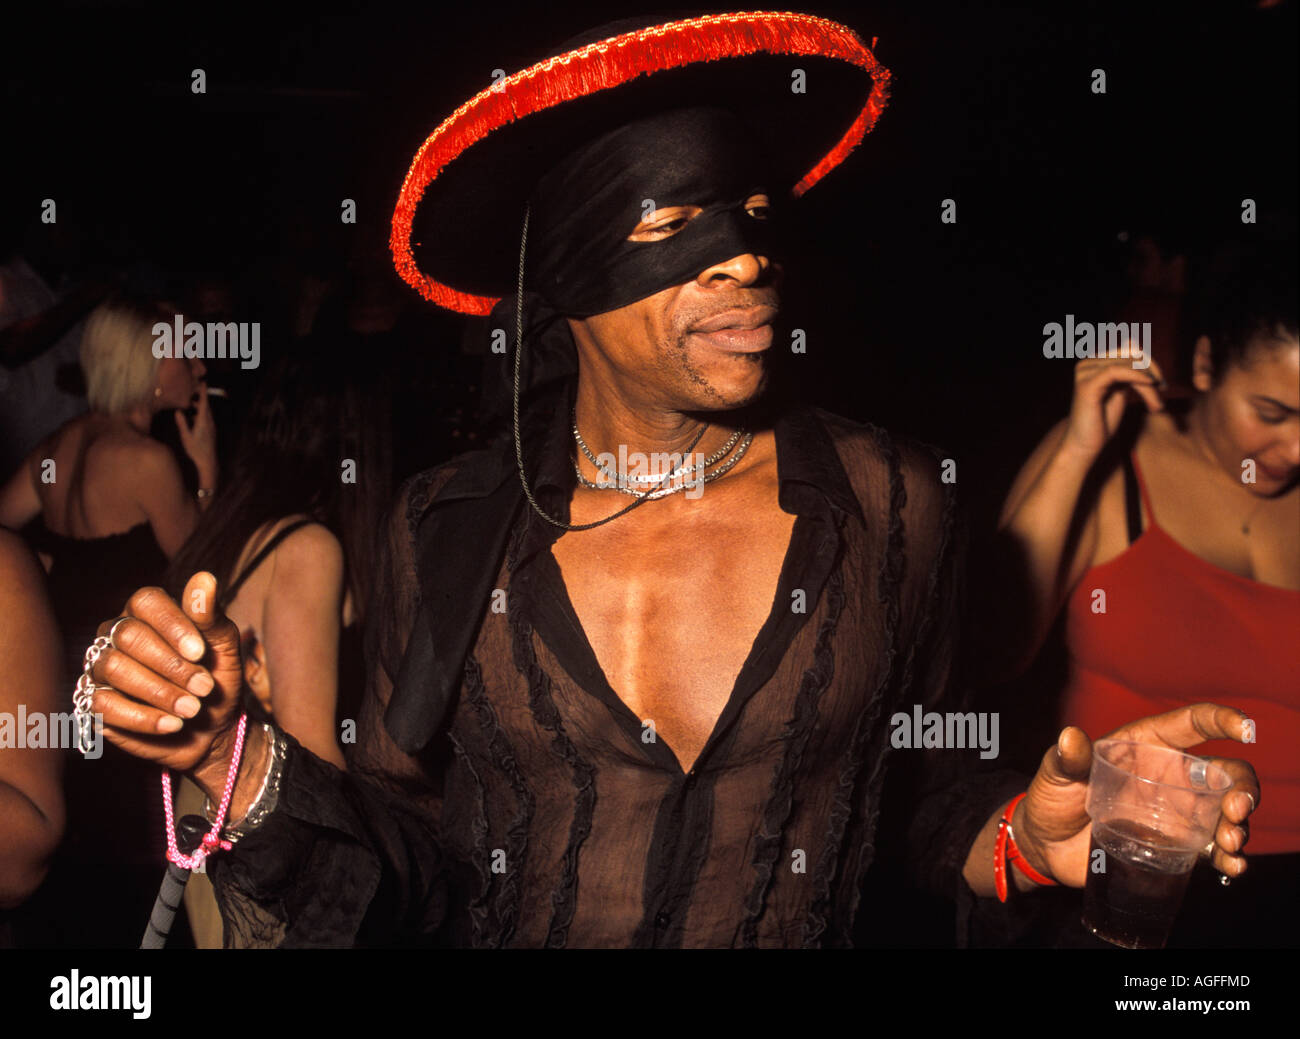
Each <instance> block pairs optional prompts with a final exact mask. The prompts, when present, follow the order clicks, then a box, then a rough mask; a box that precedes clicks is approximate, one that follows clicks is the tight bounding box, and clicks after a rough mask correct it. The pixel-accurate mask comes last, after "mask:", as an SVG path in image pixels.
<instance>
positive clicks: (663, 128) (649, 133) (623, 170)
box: [526, 108, 779, 317]
mask: <svg viewBox="0 0 1300 1039" xmlns="http://www.w3.org/2000/svg"><path fill="white" fill-rule="evenodd" d="M768 170H769V167H768V166H767V164H766V163H765V162H764V159H763V156H762V154H761V152H760V151H759V150H758V147H757V145H756V144H755V141H754V136H753V134H752V132H751V131H749V130H748V128H747V127H746V126H745V124H744V123H743V122H742V121H741V120H740V119H739V118H738V117H737V116H735V115H734V114H732V113H730V112H727V111H724V110H722V109H713V108H685V109H679V110H676V111H673V112H669V113H666V114H664V115H659V116H655V117H653V118H650V119H643V120H639V121H637V122H633V123H628V124H627V125H625V126H622V127H619V128H618V129H617V130H614V131H611V132H610V133H607V134H605V135H604V136H603V137H600V138H598V139H596V140H595V141H592V142H591V143H590V144H587V145H584V146H583V147H582V148H579V149H578V150H577V151H575V152H573V153H572V154H570V155H569V156H567V157H566V158H565V159H564V160H563V161H561V162H560V163H558V164H557V165H556V166H555V167H554V168H552V169H551V170H550V171H549V172H548V173H547V174H546V175H545V176H544V177H543V178H542V179H541V181H540V182H539V183H538V186H537V189H536V191H535V192H534V195H533V198H532V200H531V201H530V203H529V206H530V211H531V213H530V217H529V224H530V226H529V233H528V244H527V249H526V258H527V268H526V278H527V281H526V284H527V285H528V287H529V288H530V289H533V290H534V291H536V292H538V293H539V294H541V295H542V296H543V297H544V298H545V299H546V300H547V302H548V303H550V304H551V305H552V306H553V307H554V308H555V309H556V310H557V311H559V312H560V313H562V314H565V315H567V316H570V317H589V316H590V315H592V314H603V313H605V312H606V311H610V310H616V309H618V308H619V307H624V306H627V305H628V304H630V303H635V302H636V301H637V300H640V299H645V298H646V297H647V296H652V295H654V294H655V293H656V292H662V291H663V290H664V289H667V288H671V287H672V286H674V285H681V284H683V283H685V282H687V281H689V280H690V279H692V278H694V277H696V276H697V275H699V274H700V272H701V271H704V270H707V269H708V268H709V267H712V266H713V265H715V264H718V263H722V262H725V261H726V260H729V259H731V258H732V257H734V256H740V255H743V254H745V253H753V254H755V255H762V256H766V257H768V258H769V259H771V260H774V261H775V260H776V259H777V257H776V256H774V255H773V253H774V252H776V251H777V250H778V248H779V244H778V229H777V226H776V224H775V220H774V217H775V216H776V214H775V213H774V211H773V210H772V209H771V208H769V209H768V211H767V213H766V219H761V218H758V217H755V216H752V215H750V213H748V212H747V211H746V210H745V202H746V201H747V200H748V199H749V198H751V197H752V196H753V195H755V194H757V193H759V192H764V193H766V194H767V195H768V197H769V199H772V200H773V201H774V200H775V194H776V192H775V185H774V184H773V183H771V176H770V173H769V172H768ZM646 199H651V200H653V208H654V209H665V208H668V207H670V206H699V207H701V209H702V212H700V213H699V214H697V215H696V216H695V217H694V218H692V219H691V220H690V221H688V222H687V223H686V225H685V226H684V227H683V228H682V229H681V230H679V231H677V233H675V234H673V235H671V236H669V237H667V238H663V239H660V240H657V241H643V242H631V241H628V240H627V238H628V235H630V234H631V233H632V232H633V230H634V229H635V228H636V226H637V224H639V223H640V222H641V220H642V219H643V217H644V216H645V215H647V211H648V209H649V208H650V207H647V206H646V205H645V200H646Z"/></svg>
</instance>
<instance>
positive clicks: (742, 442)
mask: <svg viewBox="0 0 1300 1039" xmlns="http://www.w3.org/2000/svg"><path fill="white" fill-rule="evenodd" d="M702 433H703V431H701V435H702ZM573 436H574V439H575V440H576V441H577V442H578V444H579V445H580V446H581V447H582V451H583V454H585V455H586V456H587V458H588V460H589V461H591V463H592V464H593V465H594V466H595V467H596V468H597V469H598V470H599V471H600V472H601V473H606V470H604V469H601V466H600V463H599V462H597V461H596V460H595V459H594V458H592V456H591V451H590V450H589V449H588V448H587V446H586V444H585V443H584V442H583V440H582V434H580V433H579V432H578V425H577V423H576V422H575V423H574V426H573ZM695 439H696V441H698V440H699V436H697V437H696V438H695ZM738 440H739V446H737V447H736V449H735V451H734V452H733V453H732V454H731V457H730V458H728V459H727V460H726V461H725V462H723V463H722V465H720V466H718V468H717V469H715V470H713V472H711V473H705V474H704V476H703V478H702V479H700V480H699V481H692V480H687V481H685V482H683V483H679V484H677V485H675V486H673V487H667V486H660V487H659V488H657V489H655V490H649V491H639V490H636V489H635V488H633V487H628V486H627V485H626V483H625V482H624V481H619V482H617V483H614V484H612V485H611V484H607V483H606V484H601V483H596V482H594V481H592V480H588V479H587V478H586V477H585V476H583V475H582V465H581V463H579V461H578V460H577V459H576V458H575V459H574V460H573V471H574V473H575V474H577V477H578V483H579V484H581V485H582V486H583V487H586V488H589V489H590V490H593V491H621V492H622V493H623V494H629V495H631V496H632V497H634V498H638V499H641V500H645V501H654V500H656V499H659V498H666V497H667V496H668V495H670V494H676V493H677V492H678V491H684V490H686V489H687V488H689V487H693V486H702V485H703V484H706V483H712V482H713V481H714V480H717V479H720V478H721V477H723V476H725V475H726V474H727V473H729V472H730V471H731V469H732V468H733V467H734V466H735V465H736V463H737V462H739V461H740V460H741V459H742V458H744V457H745V452H747V451H748V450H749V445H750V444H752V443H753V442H754V434H753V433H745V434H744V437H743V439H741V433H740V431H739V430H737V431H736V434H735V435H734V436H733V437H732V438H731V439H730V440H729V441H728V442H727V445H726V447H725V448H724V450H722V451H715V452H714V453H713V454H712V455H710V456H709V458H707V459H706V460H705V461H704V463H702V465H699V466H692V467H691V468H690V469H689V470H685V472H692V473H693V472H696V471H698V470H700V469H702V468H704V467H705V466H708V465H711V464H713V463H714V462H716V461H718V459H720V458H722V457H723V455H724V454H725V453H726V451H729V450H730V449H731V447H732V446H733V445H735V444H736V442H737V441H738ZM688 453H689V452H688ZM606 475H609V474H608V473H606ZM677 475H682V474H680V473H669V474H668V475H667V476H662V477H659V478H658V481H657V482H658V483H660V484H661V485H662V484H666V483H667V482H668V481H669V480H670V479H673V478H674V477H675V476H677Z"/></svg>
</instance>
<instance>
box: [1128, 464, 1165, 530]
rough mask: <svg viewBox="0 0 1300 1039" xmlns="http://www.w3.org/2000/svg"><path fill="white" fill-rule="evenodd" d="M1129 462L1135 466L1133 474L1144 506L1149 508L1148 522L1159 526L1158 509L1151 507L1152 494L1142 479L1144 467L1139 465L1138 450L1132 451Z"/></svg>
mask: <svg viewBox="0 0 1300 1039" xmlns="http://www.w3.org/2000/svg"><path fill="white" fill-rule="evenodd" d="M1128 458H1129V464H1130V465H1132V466H1133V476H1134V478H1135V479H1136V480H1137V485H1138V493H1139V494H1140V495H1142V507H1143V508H1144V509H1146V510H1147V522H1148V523H1149V524H1150V525H1151V526H1153V527H1156V526H1159V524H1158V523H1156V511H1155V509H1153V508H1151V495H1149V494H1148V493H1147V482H1146V481H1145V480H1144V479H1142V468H1141V467H1140V466H1139V465H1138V460H1137V451H1130V452H1129V455H1128Z"/></svg>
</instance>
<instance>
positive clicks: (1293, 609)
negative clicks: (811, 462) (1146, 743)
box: [1001, 268, 1300, 944]
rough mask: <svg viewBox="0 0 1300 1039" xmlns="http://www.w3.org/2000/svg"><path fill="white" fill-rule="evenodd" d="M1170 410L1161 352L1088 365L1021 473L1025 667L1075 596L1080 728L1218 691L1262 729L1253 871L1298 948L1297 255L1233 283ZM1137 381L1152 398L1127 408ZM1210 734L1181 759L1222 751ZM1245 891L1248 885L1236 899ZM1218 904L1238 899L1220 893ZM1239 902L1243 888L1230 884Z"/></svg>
mask: <svg viewBox="0 0 1300 1039" xmlns="http://www.w3.org/2000/svg"><path fill="white" fill-rule="evenodd" d="M1216 318H1217V320H1216V323H1215V325H1214V326H1212V327H1211V328H1210V334H1209V335H1207V336H1201V337H1200V339H1198V341H1197V343H1196V350H1195V358H1194V364H1193V372H1194V374H1193V384H1194V386H1195V388H1196V393H1195V395H1194V397H1193V398H1192V399H1191V400H1190V402H1184V403H1185V407H1183V408H1180V409H1178V411H1177V413H1172V406H1171V409H1166V408H1165V404H1164V400H1163V399H1162V390H1163V389H1164V384H1163V381H1162V379H1161V376H1160V372H1159V369H1158V366H1156V365H1154V364H1152V365H1150V367H1146V368H1143V367H1135V364H1141V363H1143V362H1142V361H1141V360H1140V359H1139V361H1137V362H1135V361H1134V360H1132V359H1131V358H1128V357H1125V358H1105V359H1102V358H1098V359H1089V360H1082V361H1080V362H1079V363H1078V365H1077V367H1076V370H1075V391H1074V400H1073V404H1072V407H1071V412H1070V415H1069V417H1068V418H1067V419H1065V420H1063V421H1062V422H1061V423H1059V424H1058V425H1057V426H1056V427H1055V428H1054V429H1053V430H1052V431H1051V433H1049V434H1048V436H1047V437H1046V439H1045V440H1044V441H1043V442H1042V444H1040V445H1039V447H1038V449H1037V450H1036V451H1035V452H1034V454H1033V455H1032V456H1031V457H1030V459H1029V461H1028V462H1027V463H1026V465H1025V466H1024V468H1023V469H1022V470H1021V472H1020V475H1019V476H1018V477H1017V479H1016V482H1015V484H1014V485H1013V487H1012V490H1011V493H1010V495H1009V496H1008V499H1007V502H1006V505H1005V506H1004V508H1003V513H1002V521H1001V528H1002V530H1003V531H1004V533H1006V534H1008V535H1010V537H1011V538H1012V540H1013V541H1014V542H1015V544H1016V547H1017V549H1018V550H1019V552H1020V553H1021V555H1022V559H1023V563H1024V564H1025V566H1026V572H1027V574H1028V578H1029V580H1028V585H1029V587H1028V588H1027V589H1026V591H1027V594H1028V602H1027V606H1028V611H1027V612H1028V615H1029V618H1030V620H1029V623H1028V624H1027V625H1025V626H1024V628H1023V629H1022V630H1021V632H1020V638H1021V642H1020V644H1019V645H1018V646H1017V647H1016V650H1017V652H1016V654H1015V655H1016V657H1017V659H1018V661H1019V663H1020V664H1022V665H1024V664H1027V663H1028V661H1029V660H1031V659H1032V658H1033V656H1034V655H1035V654H1036V653H1037V651H1038V649H1039V648H1040V647H1041V646H1042V644H1043V642H1044V641H1045V639H1046V637H1047V635H1048V632H1049V630H1050V628H1051V627H1052V624H1053V622H1054V621H1055V618H1056V617H1057V615H1058V613H1059V611H1060V610H1061V608H1062V607H1063V606H1064V607H1065V609H1066V626H1065V631H1066V643H1067V649H1068V653H1069V659H1070V674H1069V679H1068V683H1067V687H1066V689H1065V693H1064V698H1063V702H1062V713H1061V718H1060V722H1061V724H1063V725H1077V726H1079V727H1080V728H1082V729H1083V730H1084V731H1085V732H1087V733H1088V734H1089V735H1090V736H1093V737H1094V738H1095V737H1098V736H1101V735H1104V734H1105V733H1108V732H1111V731H1113V730H1114V729H1116V728H1118V727H1119V726H1120V725H1122V724H1124V723H1126V722H1129V721H1132V720H1133V719H1135V718H1140V717H1144V716H1147V715H1153V714H1159V713H1162V712H1164V711H1168V710H1172V709H1173V708H1175V707H1180V706H1184V705H1186V704H1189V703H1197V702H1201V701H1213V702H1215V703H1221V704H1226V705H1228V706H1232V707H1236V708H1239V709H1240V710H1242V711H1244V712H1245V713H1246V714H1248V715H1249V716H1250V717H1251V718H1252V719H1253V720H1254V722H1255V725H1256V733H1257V735H1256V742H1255V743H1254V745H1253V746H1248V747H1239V748H1236V750H1237V753H1238V754H1239V755H1240V756H1241V757H1243V758H1245V759H1246V760H1248V761H1250V762H1251V764H1252V765H1253V766H1254V767H1255V770H1256V773H1257V774H1258V776H1259V781H1260V787H1261V796H1262V800H1261V803H1260V806H1259V808H1258V810H1257V811H1256V812H1255V813H1254V814H1253V815H1252V816H1251V819H1250V830H1249V840H1250V849H1249V852H1250V856H1249V862H1250V868H1251V869H1253V870H1254V871H1255V876H1254V877H1251V876H1250V874H1249V873H1248V874H1247V875H1246V876H1245V877H1243V879H1242V882H1241V887H1242V888H1243V889H1250V888H1252V887H1253V888H1254V890H1255V892H1257V893H1262V892H1264V891H1265V889H1267V898H1266V899H1263V900H1262V901H1261V902H1260V907H1259V908H1260V912H1261V914H1267V916H1268V921H1267V922H1265V924H1264V927H1263V929H1261V930H1258V931H1256V932H1252V933H1253V934H1255V935H1256V936H1257V937H1258V940H1259V941H1260V942H1269V943H1272V942H1275V941H1276V942H1278V943H1280V944H1296V943H1297V942H1300V648H1298V639H1297V636H1298V635H1300V341H1298V340H1297V325H1296V289H1295V276H1294V268H1292V270H1291V272H1290V273H1289V274H1288V273H1287V272H1286V271H1285V270H1282V271H1278V270H1276V269H1274V270H1273V271H1272V272H1271V273H1268V274H1266V275H1264V276H1263V277H1259V276H1256V277H1255V278H1254V280H1253V281H1252V282H1251V283H1250V284H1248V285H1246V286H1244V287H1241V288H1239V289H1238V291H1237V293H1236V298H1235V299H1232V300H1231V301H1230V303H1229V305H1228V306H1227V307H1225V308H1224V309H1222V310H1221V312H1220V313H1219V314H1218V315H1217V316H1216ZM1132 393H1135V394H1136V395H1137V396H1138V397H1139V398H1140V399H1141V400H1142V402H1143V403H1144V404H1145V405H1146V408H1145V409H1135V410H1130V411H1129V412H1128V413H1127V414H1125V409H1126V407H1127V406H1128V404H1129V402H1130V400H1131V394H1132ZM1231 749H1232V748H1228V747H1226V746H1223V745H1221V743H1218V742H1209V743H1204V744H1201V745H1200V746H1199V747H1196V748H1193V749H1192V750H1191V751H1190V753H1196V754H1205V755H1222V754H1225V753H1227V752H1230V751H1231ZM1245 894H1246V892H1245V891H1244V890H1243V891H1242V895H1243V896H1244V895H1245ZM1221 901H1222V902H1224V903H1225V904H1226V902H1227V901H1229V900H1221ZM1231 901H1235V902H1236V903H1237V904H1236V907H1235V908H1236V911H1237V912H1240V911H1241V909H1242V907H1243V902H1242V901H1241V900H1240V899H1238V898H1237V896H1236V894H1235V893H1234V899H1233V900H1231Z"/></svg>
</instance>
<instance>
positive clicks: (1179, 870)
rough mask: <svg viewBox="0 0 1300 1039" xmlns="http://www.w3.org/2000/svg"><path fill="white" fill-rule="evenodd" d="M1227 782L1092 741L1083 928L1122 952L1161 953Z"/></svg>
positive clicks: (1159, 755)
mask: <svg viewBox="0 0 1300 1039" xmlns="http://www.w3.org/2000/svg"><path fill="white" fill-rule="evenodd" d="M1231 786H1232V780H1231V778H1230V777H1229V776H1228V774H1227V772H1225V771H1224V770H1223V769H1222V768H1221V767H1220V766H1219V765H1217V764H1215V763H1213V762H1211V761H1207V760H1205V759H1204V758H1198V757H1194V756H1192V755H1191V754H1183V753H1182V752H1180V751H1177V750H1173V749H1171V748H1168V747H1160V746H1155V745H1152V744H1148V743H1140V742H1135V741H1132V740H1117V739H1105V740H1097V741H1096V742H1095V743H1094V744H1093V745H1092V771H1091V773H1090V774H1089V776H1088V797H1087V809H1088V816H1089V818H1091V819H1092V848H1091V851H1090V854H1089V858H1088V879H1087V884H1086V885H1085V886H1084V893H1083V925H1084V926H1085V927H1086V928H1088V930H1090V931H1091V932H1092V933H1093V934H1095V935H1097V937H1098V938H1103V939H1105V940H1106V941H1108V942H1111V943H1112V944H1114V945H1120V946H1123V947H1124V948H1126V949H1161V948H1163V947H1164V944H1165V941H1166V940H1167V939H1168V937H1169V931H1170V930H1171V929H1172V927H1173V923H1174V917H1175V916H1177V915H1178V908H1179V906H1180V905H1181V904H1182V901H1183V894H1184V893H1185V892H1186V890H1187V882H1188V880H1190V879H1191V876H1192V868H1193V867H1194V866H1195V865H1196V859H1197V857H1198V856H1199V855H1200V854H1201V851H1202V849H1204V848H1205V847H1206V846H1207V845H1208V844H1209V842H1210V841H1211V840H1212V839H1213V836H1214V827H1215V825H1216V824H1217V823H1218V820H1219V813H1220V810H1221V807H1222V801H1223V795H1224V794H1226V793H1227V792H1228V789H1229V788H1230V787H1231Z"/></svg>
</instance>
